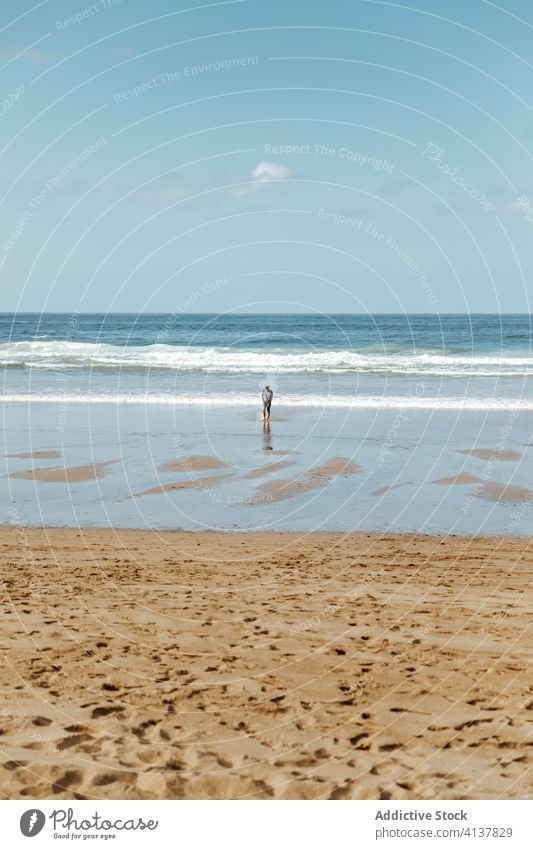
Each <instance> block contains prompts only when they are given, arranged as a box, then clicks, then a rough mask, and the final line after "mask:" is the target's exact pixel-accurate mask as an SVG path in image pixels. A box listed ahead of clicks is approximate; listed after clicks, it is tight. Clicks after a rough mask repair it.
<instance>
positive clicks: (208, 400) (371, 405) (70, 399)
mask: <svg viewBox="0 0 533 849" xmlns="http://www.w3.org/2000/svg"><path fill="white" fill-rule="evenodd" d="M0 402H1V403H3V404H57V405H66V404H114V405H118V406H121V405H135V406H143V407H144V406H157V405H160V406H171V407H250V408H256V409H257V408H259V406H260V403H259V401H258V398H257V396H256V395H245V394H241V393H234V394H225V395H216V394H213V395H170V394H155V393H154V394H145V395H143V394H138V395H137V394H111V393H109V394H103V393H101V394H98V393H95V394H88V395H84V394H75V393H50V394H31V393H12V394H9V393H6V394H4V395H0ZM276 407H278V408H280V409H283V408H284V407H307V408H319V409H359V410H381V409H406V410H409V409H410V410H472V411H475V410H478V411H483V412H487V411H492V410H494V411H497V410H517V411H533V399H523V398H494V397H492V396H490V397H484V398H483V397H479V398H476V397H466V396H465V397H462V396H434V397H424V396H415V395H390V396H375V395H310V396H307V395H283V397H279V398H278V399H276Z"/></svg>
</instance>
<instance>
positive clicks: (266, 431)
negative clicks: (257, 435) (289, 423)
mask: <svg viewBox="0 0 533 849" xmlns="http://www.w3.org/2000/svg"><path fill="white" fill-rule="evenodd" d="M263 451H272V434H271V433H270V421H269V420H268V419H265V420H264V421H263Z"/></svg>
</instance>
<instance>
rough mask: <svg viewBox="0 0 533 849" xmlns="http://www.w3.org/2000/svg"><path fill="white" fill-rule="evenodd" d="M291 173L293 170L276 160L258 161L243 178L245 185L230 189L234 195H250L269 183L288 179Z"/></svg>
mask: <svg viewBox="0 0 533 849" xmlns="http://www.w3.org/2000/svg"><path fill="white" fill-rule="evenodd" d="M292 175H293V172H292V171H291V169H290V168H287V167H286V166H285V165H279V164H278V163H277V162H259V163H258V164H257V165H256V166H255V168H252V170H251V172H249V173H248V174H247V175H246V176H245V177H244V178H243V183H245V185H242V186H237V188H235V189H233V190H232V192H231V194H233V195H234V196H236V197H242V195H251V194H254V192H258V191H259V190H260V189H262V188H264V187H265V186H267V185H269V184H270V183H276V182H279V181H280V180H288V179H289V177H292Z"/></svg>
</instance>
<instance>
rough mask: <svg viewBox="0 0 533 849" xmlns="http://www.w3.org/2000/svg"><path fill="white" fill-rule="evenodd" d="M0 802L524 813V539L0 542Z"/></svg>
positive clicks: (148, 535)
mask: <svg viewBox="0 0 533 849" xmlns="http://www.w3.org/2000/svg"><path fill="white" fill-rule="evenodd" d="M0 567H1V570H2V575H3V579H4V593H3V598H2V614H1V616H0V622H1V626H0V648H1V649H2V652H3V656H4V658H5V663H4V665H3V667H2V668H1V669H0V702H1V703H2V704H1V715H0V794H2V795H3V797H4V798H19V799H23V798H28V799H30V798H32V799H39V798H41V799H44V798H47V799H156V798H157V799H248V798H250V799H309V798H320V799H328V798H329V799H478V798H483V799H489V798H531V797H533V784H532V783H531V778H530V777H528V774H527V764H528V762H530V761H531V746H530V742H529V741H530V722H531V720H530V718H529V717H530V711H531V705H533V702H531V699H532V695H531V693H528V692H527V688H526V687H525V683H524V675H525V674H526V675H527V671H528V665H529V660H530V657H531V651H532V638H531V624H530V619H531V616H530V603H529V602H528V599H529V597H530V596H529V595H528V593H529V591H530V586H531V575H532V571H533V570H532V567H533V543H532V544H530V545H525V544H524V541H523V540H519V539H510V538H498V541H497V544H495V538H494V537H487V536H483V537H472V536H471V537H468V538H460V537H448V538H443V537H435V536H423V535H411V534H373V533H358V534H341V533H320V532H318V533H317V532H311V533H309V534H303V535H302V534H298V533H294V532H281V533H277V532H255V533H253V532H252V533H227V532H215V531H208V532H205V533H203V534H199V533H198V532H191V531H185V532H179V531H171V532H166V533H164V532H157V531H154V532H152V531H130V530H124V529H122V530H119V529H118V528H117V529H96V528H88V529H65V528H55V529H54V528H45V529H42V528H22V527H20V526H13V525H11V526H8V527H5V526H4V527H2V528H0Z"/></svg>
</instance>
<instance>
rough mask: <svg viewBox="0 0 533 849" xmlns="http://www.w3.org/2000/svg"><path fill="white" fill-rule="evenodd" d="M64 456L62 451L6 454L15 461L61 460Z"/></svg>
mask: <svg viewBox="0 0 533 849" xmlns="http://www.w3.org/2000/svg"><path fill="white" fill-rule="evenodd" d="M62 456H63V454H62V453H61V451H26V452H23V453H22V454H6V457H11V458H13V459H15V460H59V459H60V458H61V457H62Z"/></svg>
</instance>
